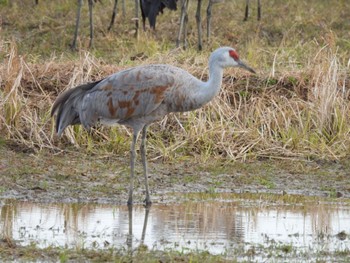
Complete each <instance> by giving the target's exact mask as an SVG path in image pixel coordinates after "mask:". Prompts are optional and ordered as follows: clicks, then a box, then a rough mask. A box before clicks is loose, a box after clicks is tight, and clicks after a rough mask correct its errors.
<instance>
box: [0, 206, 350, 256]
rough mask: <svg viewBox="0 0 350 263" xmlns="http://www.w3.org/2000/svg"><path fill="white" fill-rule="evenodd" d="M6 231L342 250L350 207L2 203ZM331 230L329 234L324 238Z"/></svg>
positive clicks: (41, 240)
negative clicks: (129, 205)
mask: <svg viewBox="0 0 350 263" xmlns="http://www.w3.org/2000/svg"><path fill="white" fill-rule="evenodd" d="M0 213H1V214H0V238H2V239H3V240H13V242H16V243H19V244H20V245H23V246H25V245H30V244H33V243H34V244H36V246H38V247H42V248H45V247H48V246H58V247H67V248H76V247H78V248H87V249H88V248H98V249H106V248H114V249H127V250H128V251H129V252H131V253H132V252H133V251H135V249H137V248H139V247H140V246H143V245H144V246H147V248H148V249H155V250H166V249H175V250H181V251H182V250H183V249H185V250H188V249H194V250H206V251H208V252H210V253H212V254H221V253H227V251H235V250H234V249H232V248H235V247H239V248H240V249H241V248H243V249H245V248H246V246H247V244H256V245H261V244H265V243H266V241H267V240H274V241H275V242H278V243H279V244H289V243H290V242H291V241H292V242H293V247H303V248H312V249H322V250H327V251H337V249H341V247H342V246H348V247H350V239H349V238H345V240H341V239H339V238H337V234H338V233H340V232H342V231H345V233H348V229H349V228H350V223H349V222H350V207H349V206H339V207H337V206H334V205H327V204H320V203H319V204H317V205H315V204H312V203H310V204H307V205H298V206H284V205H278V206H258V205H251V204H250V205H247V206H244V205H242V204H240V203H237V202H231V201H230V202H228V201H225V202H224V201H221V202H220V201H211V202H186V203H181V204H153V205H152V208H150V207H148V208H144V207H143V206H141V205H140V206H137V205H134V206H132V207H127V206H125V205H122V206H116V205H97V204H37V203H31V202H18V201H13V200H5V201H2V202H1V203H0ZM322 237H325V238H322Z"/></svg>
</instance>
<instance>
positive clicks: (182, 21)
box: [176, 0, 224, 50]
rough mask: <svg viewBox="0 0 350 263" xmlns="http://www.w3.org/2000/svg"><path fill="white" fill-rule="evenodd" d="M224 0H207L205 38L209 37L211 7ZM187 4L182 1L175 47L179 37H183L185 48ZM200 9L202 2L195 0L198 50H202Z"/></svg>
mask: <svg viewBox="0 0 350 263" xmlns="http://www.w3.org/2000/svg"><path fill="white" fill-rule="evenodd" d="M223 1H224V0H209V1H208V7H207V38H208V39H209V36H210V21H211V10H212V5H213V4H216V3H221V2H223ZM188 4H189V0H183V2H182V7H181V16H180V28H179V32H178V36H177V40H176V46H177V47H179V46H180V41H181V35H182V36H183V46H184V48H186V47H187V22H188V14H187V11H188ZM201 7H202V0H197V11H196V22H197V31H198V50H202V48H203V44H202V17H201Z"/></svg>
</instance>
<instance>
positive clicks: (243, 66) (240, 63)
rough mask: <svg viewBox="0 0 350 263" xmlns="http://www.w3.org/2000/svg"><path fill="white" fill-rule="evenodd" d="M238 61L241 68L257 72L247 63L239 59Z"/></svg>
mask: <svg viewBox="0 0 350 263" xmlns="http://www.w3.org/2000/svg"><path fill="white" fill-rule="evenodd" d="M237 63H238V66H239V67H240V68H243V69H245V70H248V71H249V72H251V73H254V74H256V72H255V70H254V69H252V68H251V67H249V66H247V65H246V64H244V63H243V62H242V61H240V60H238V61H237Z"/></svg>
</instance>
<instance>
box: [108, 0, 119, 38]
mask: <svg viewBox="0 0 350 263" xmlns="http://www.w3.org/2000/svg"><path fill="white" fill-rule="evenodd" d="M117 4H118V0H114V6H113V13H112V18H111V22H110V23H109V27H108V31H110V30H111V29H112V26H113V25H114V20H115V17H116V16H117Z"/></svg>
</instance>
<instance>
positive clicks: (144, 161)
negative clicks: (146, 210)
mask: <svg viewBox="0 0 350 263" xmlns="http://www.w3.org/2000/svg"><path fill="white" fill-rule="evenodd" d="M147 127H148V126H147V125H145V126H144V127H143V129H142V138H141V148H140V152H141V159H142V166H143V175H144V177H145V187H146V199H145V204H146V206H150V205H151V204H152V202H151V198H150V194H149V187H148V171H147V159H146V135H147Z"/></svg>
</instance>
